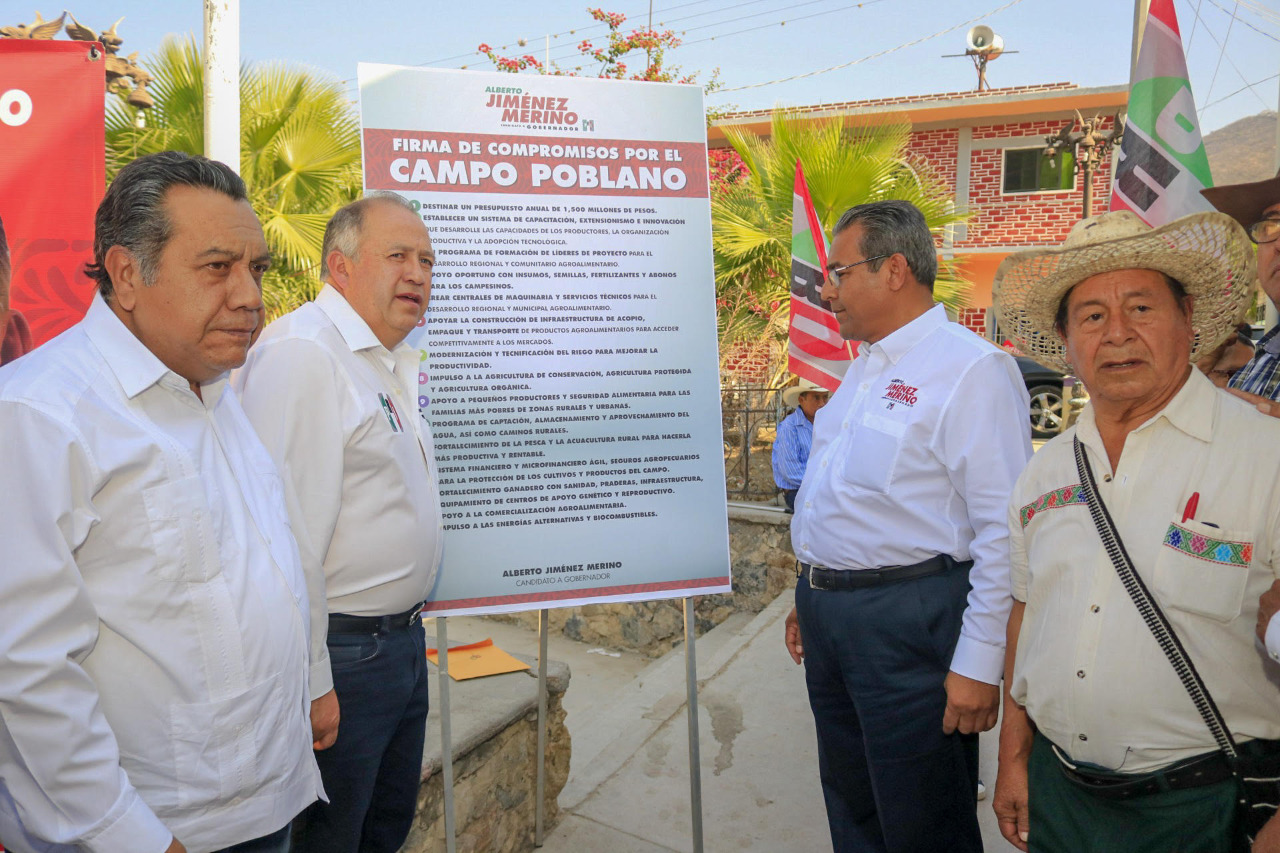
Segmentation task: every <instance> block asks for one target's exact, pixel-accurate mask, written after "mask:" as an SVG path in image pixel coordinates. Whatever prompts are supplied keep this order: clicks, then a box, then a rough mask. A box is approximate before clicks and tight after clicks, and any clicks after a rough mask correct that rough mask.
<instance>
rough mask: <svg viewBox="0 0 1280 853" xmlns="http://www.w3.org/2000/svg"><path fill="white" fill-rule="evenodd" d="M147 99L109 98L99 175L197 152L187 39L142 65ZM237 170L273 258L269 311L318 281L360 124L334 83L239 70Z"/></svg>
mask: <svg viewBox="0 0 1280 853" xmlns="http://www.w3.org/2000/svg"><path fill="white" fill-rule="evenodd" d="M146 68H147V70H148V72H149V73H150V74H151V75H152V77H153V78H154V79H153V82H152V83H151V84H149V86H148V89H149V91H150V92H151V94H152V95H153V97H154V98H155V106H154V107H153V108H151V109H150V110H147V111H146V112H145V114H144V113H141V112H140V111H139V110H137V109H135V108H134V107H132V106H130V105H129V104H128V103H127V102H126V101H125V99H124V98H123V97H119V98H112V99H110V100H109V101H108V104H107V117H106V126H107V175H108V178H111V177H114V176H115V174H116V172H118V171H119V170H120V168H121V167H123V166H124V165H125V164H126V163H128V162H129V161H131V160H133V159H135V158H137V157H140V156H142V155H145V154H152V153H154V152H157V151H166V150H176V151H185V152H187V153H189V154H200V153H203V152H204V82H203V75H202V58H201V55H200V49H199V47H197V45H196V42H195V39H194V38H193V37H188V38H186V39H185V40H179V39H176V38H172V37H171V38H168V39H166V40H165V41H164V43H163V44H161V46H160V49H159V50H158V51H157V52H156V54H155V55H154V56H152V57H151V58H150V59H149V60H147V62H146ZM240 175H241V177H243V178H244V181H245V184H246V185H247V186H248V188H249V201H250V203H251V204H252V205H253V209H254V210H255V211H256V212H257V214H258V218H259V219H261V220H262V229H263V231H264V232H265V234H266V238H267V244H268V246H270V248H271V253H272V255H273V257H274V259H275V260H274V262H273V264H272V268H271V270H270V271H269V272H268V273H267V275H266V276H265V277H264V278H263V287H262V290H263V297H264V299H265V301H266V304H267V312H268V316H271V317H274V316H278V315H279V314H282V313H284V312H286V311H290V310H292V309H293V308H295V307H297V306H298V305H300V304H302V303H303V302H305V301H306V300H308V299H310V298H312V297H314V296H315V294H316V292H317V291H318V290H319V287H320V280H319V270H320V245H321V242H322V241H323V239H324V227H325V224H326V223H327V222H328V221H329V217H330V216H331V215H332V214H333V212H334V211H335V210H337V209H338V208H339V207H341V206H342V205H343V204H345V203H347V202H348V201H351V200H353V199H355V198H358V197H359V194H360V188H361V174H360V122H359V118H358V117H357V115H356V111H355V108H354V106H353V105H352V103H351V102H350V101H349V100H348V99H347V97H346V95H345V94H344V92H343V89H342V86H341V84H339V83H338V82H337V81H334V80H329V79H325V78H323V77H321V76H319V75H317V74H316V73H314V72H312V71H309V70H305V69H302V68H296V67H289V66H286V65H282V64H277V63H267V64H263V65H246V66H243V67H242V68H241V69H240Z"/></svg>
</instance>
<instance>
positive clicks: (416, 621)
mask: <svg viewBox="0 0 1280 853" xmlns="http://www.w3.org/2000/svg"><path fill="white" fill-rule="evenodd" d="M424 604H426V602H425V601H419V602H418V603H417V604H415V605H413V607H411V608H410V609H408V610H406V611H405V612H404V613H396V614H394V615H391V616H348V615H347V614H346V613H330V614H329V633H330V634H376V633H378V632H379V631H390V630H394V629H397V628H410V627H412V626H414V625H420V624H422V605H424Z"/></svg>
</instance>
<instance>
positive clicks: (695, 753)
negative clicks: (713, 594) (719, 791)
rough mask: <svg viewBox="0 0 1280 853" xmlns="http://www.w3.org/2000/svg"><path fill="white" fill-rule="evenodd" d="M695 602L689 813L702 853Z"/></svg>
mask: <svg viewBox="0 0 1280 853" xmlns="http://www.w3.org/2000/svg"><path fill="white" fill-rule="evenodd" d="M695 635H696V632H695V631H694V626H693V599H692V598H686V599H685V600H684V660H685V679H686V681H687V682H688V685H687V686H688V691H689V700H688V711H689V813H690V815H692V817H693V853H702V762H701V759H700V757H699V749H698V653H697V648H696V645H695V643H694V640H695V639H696V637H695Z"/></svg>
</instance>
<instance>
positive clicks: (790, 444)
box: [773, 379, 830, 512]
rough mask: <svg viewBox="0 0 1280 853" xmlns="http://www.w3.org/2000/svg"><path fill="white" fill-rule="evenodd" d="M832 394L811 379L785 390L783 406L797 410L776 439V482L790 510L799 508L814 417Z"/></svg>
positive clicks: (774, 446) (774, 447) (783, 423)
mask: <svg viewBox="0 0 1280 853" xmlns="http://www.w3.org/2000/svg"><path fill="white" fill-rule="evenodd" d="M829 396H830V395H829V394H828V393H827V391H826V389H824V388H819V387H818V386H817V385H814V384H813V383H812V382H810V381H809V380H807V379H801V380H800V384H799V385H792V386H791V387H790V388H787V389H786V390H785V391H783V392H782V405H784V406H786V407H787V408H794V409H795V411H794V412H792V413H791V414H789V415H787V416H786V417H785V418H783V419H782V423H780V424H778V436H777V438H775V439H774V441H773V481H774V482H775V483H777V484H778V488H779V489H781V490H782V496H783V497H784V498H785V499H786V501H787V512H794V511H795V508H796V492H798V491H799V490H800V481H801V480H803V479H804V468H805V465H807V464H808V462H809V448H810V447H811V446H812V445H813V416H814V415H816V414H817V413H818V409H821V408H822V407H823V406H825V405H826V404H827V398H828V397H829Z"/></svg>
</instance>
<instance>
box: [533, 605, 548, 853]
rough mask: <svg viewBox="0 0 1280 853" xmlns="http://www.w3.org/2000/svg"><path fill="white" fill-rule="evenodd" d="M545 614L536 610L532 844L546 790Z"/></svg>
mask: <svg viewBox="0 0 1280 853" xmlns="http://www.w3.org/2000/svg"><path fill="white" fill-rule="evenodd" d="M547 614H548V611H546V610H539V611H538V785H537V800H536V801H535V805H534V829H533V846H534V847H541V846H542V836H543V824H544V821H545V820H546V814H545V812H546V804H545V802H544V800H545V797H546V790H547Z"/></svg>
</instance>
